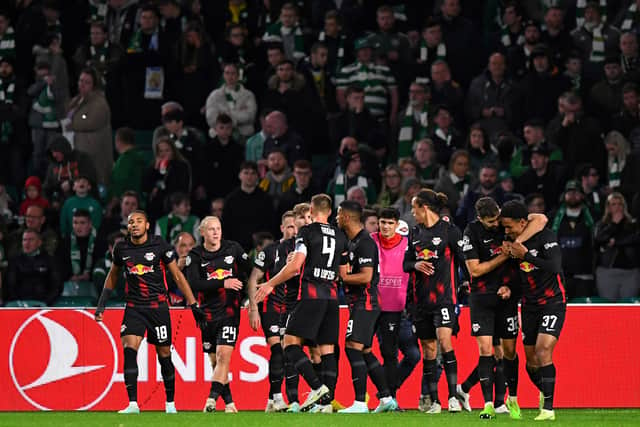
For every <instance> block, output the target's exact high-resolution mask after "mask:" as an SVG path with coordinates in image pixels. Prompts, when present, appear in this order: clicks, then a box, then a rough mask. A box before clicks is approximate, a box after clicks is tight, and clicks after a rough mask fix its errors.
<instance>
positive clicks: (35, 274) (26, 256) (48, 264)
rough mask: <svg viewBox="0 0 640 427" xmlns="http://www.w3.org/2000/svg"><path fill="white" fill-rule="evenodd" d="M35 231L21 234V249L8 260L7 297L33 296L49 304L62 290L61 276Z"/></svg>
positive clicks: (24, 298)
mask: <svg viewBox="0 0 640 427" xmlns="http://www.w3.org/2000/svg"><path fill="white" fill-rule="evenodd" d="M41 247H42V240H41V238H40V234H39V233H38V232H37V231H33V230H25V231H24V232H23V234H22V253H21V254H19V255H16V256H14V257H13V258H11V259H10V260H9V269H8V271H7V285H6V289H7V291H6V292H7V299H6V301H15V300H37V301H43V302H45V303H46V304H47V305H52V304H53V303H54V302H55V300H56V299H57V298H58V296H59V295H60V292H61V291H62V277H61V275H60V271H59V268H58V265H57V263H56V261H55V259H54V258H53V257H52V256H51V255H49V254H48V253H46V252H45V251H42V250H41Z"/></svg>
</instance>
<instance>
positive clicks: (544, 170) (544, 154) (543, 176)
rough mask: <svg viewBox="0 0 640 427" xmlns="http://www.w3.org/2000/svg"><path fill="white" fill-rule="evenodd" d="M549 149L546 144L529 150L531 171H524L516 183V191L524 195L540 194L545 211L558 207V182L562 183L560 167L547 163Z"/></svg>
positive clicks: (562, 175)
mask: <svg viewBox="0 0 640 427" xmlns="http://www.w3.org/2000/svg"><path fill="white" fill-rule="evenodd" d="M549 154H550V153H549V147H548V146H547V145H546V144H540V145H536V146H534V147H532V148H531V169H529V170H528V171H526V172H525V173H524V174H523V175H522V177H520V179H519V180H518V182H517V185H516V190H517V191H518V193H520V194H523V195H525V197H526V196H527V195H528V194H530V193H542V194H543V196H544V201H545V205H546V208H547V211H549V210H551V209H553V208H554V207H555V206H557V205H558V197H559V196H560V193H561V189H560V188H558V183H559V182H564V174H563V171H562V170H561V167H560V166H559V165H558V164H556V163H555V162H554V163H549Z"/></svg>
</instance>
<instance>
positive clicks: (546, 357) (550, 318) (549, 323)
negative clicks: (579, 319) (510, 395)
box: [535, 305, 566, 420]
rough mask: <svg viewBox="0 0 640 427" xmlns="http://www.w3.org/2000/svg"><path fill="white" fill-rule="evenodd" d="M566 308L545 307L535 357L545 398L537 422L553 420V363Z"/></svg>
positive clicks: (554, 375) (561, 306)
mask: <svg viewBox="0 0 640 427" xmlns="http://www.w3.org/2000/svg"><path fill="white" fill-rule="evenodd" d="M565 310H566V308H565V306H564V305H557V306H549V307H544V309H543V311H542V313H541V317H540V319H541V322H540V324H539V328H538V336H537V338H536V342H535V355H536V359H537V361H538V366H539V369H538V373H539V377H540V384H541V391H542V395H543V398H544V402H543V405H542V409H541V411H540V415H538V416H537V417H536V420H553V419H555V413H554V411H553V397H554V393H555V386H556V367H555V365H554V363H553V350H554V349H555V346H556V344H557V342H558V338H559V337H560V332H561V331H562V326H563V325H564V318H565Z"/></svg>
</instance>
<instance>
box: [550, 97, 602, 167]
mask: <svg viewBox="0 0 640 427" xmlns="http://www.w3.org/2000/svg"><path fill="white" fill-rule="evenodd" d="M563 108H564V112H562V113H560V114H558V115H557V116H556V117H555V118H554V119H553V120H552V121H551V123H549V126H547V138H548V140H549V142H550V143H551V144H553V145H555V146H558V147H560V148H561V149H562V158H563V163H564V164H565V166H566V169H567V172H568V173H569V174H570V175H573V174H574V173H575V171H576V166H577V165H580V164H582V163H591V164H593V165H594V166H595V167H597V168H598V170H599V171H601V172H602V171H604V170H605V165H604V164H605V159H606V155H605V149H604V144H603V143H602V138H603V135H602V130H601V127H600V125H599V124H598V121H597V120H596V119H595V118H593V117H589V116H587V115H585V114H584V109H583V104H582V99H581V98H580V97H579V96H578V95H575V94H572V93H570V94H568V95H567V96H566V97H564V103H563Z"/></svg>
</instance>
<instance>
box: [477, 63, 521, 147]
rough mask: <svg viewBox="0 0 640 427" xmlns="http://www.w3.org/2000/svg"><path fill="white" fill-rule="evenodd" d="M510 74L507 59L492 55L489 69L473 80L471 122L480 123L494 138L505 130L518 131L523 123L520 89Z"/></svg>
mask: <svg viewBox="0 0 640 427" xmlns="http://www.w3.org/2000/svg"><path fill="white" fill-rule="evenodd" d="M506 71H507V63H506V58H505V56H504V55H503V54H502V53H499V52H496V53H493V54H491V56H490V57H489V63H488V65H487V69H486V70H485V71H484V72H483V73H482V74H480V75H479V76H478V77H476V78H474V79H473V81H472V82H471V85H470V86H469V91H468V93H467V102H466V112H467V120H468V122H469V123H473V122H478V123H479V124H480V125H481V126H482V128H484V130H485V131H486V132H487V133H488V134H489V136H490V137H493V135H494V134H496V133H497V132H498V131H501V130H505V129H515V128H516V126H517V125H518V124H519V121H520V111H519V110H520V105H519V104H520V96H519V94H518V88H517V87H516V85H515V84H514V83H513V81H511V79H510V78H509V77H507V75H506Z"/></svg>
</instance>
